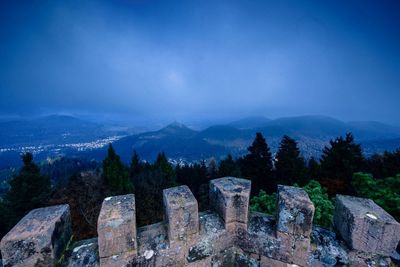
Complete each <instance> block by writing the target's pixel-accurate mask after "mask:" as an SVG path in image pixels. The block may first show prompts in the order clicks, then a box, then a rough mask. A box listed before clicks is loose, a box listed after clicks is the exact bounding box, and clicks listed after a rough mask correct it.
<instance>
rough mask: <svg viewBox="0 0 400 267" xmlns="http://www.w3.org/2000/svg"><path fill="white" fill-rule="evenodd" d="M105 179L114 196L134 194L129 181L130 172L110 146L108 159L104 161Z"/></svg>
mask: <svg viewBox="0 0 400 267" xmlns="http://www.w3.org/2000/svg"><path fill="white" fill-rule="evenodd" d="M103 179H104V181H105V183H106V184H107V185H108V187H109V189H110V191H111V193H112V194H114V195H123V194H128V193H132V192H133V185H132V182H131V181H130V179H129V170H128V168H127V167H126V166H125V165H124V164H123V163H122V161H121V159H120V157H119V156H118V155H117V153H115V150H114V148H113V146H112V145H111V144H110V145H109V147H108V151H107V157H106V158H105V159H104V160H103Z"/></svg>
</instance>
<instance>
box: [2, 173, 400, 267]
mask: <svg viewBox="0 0 400 267" xmlns="http://www.w3.org/2000/svg"><path fill="white" fill-rule="evenodd" d="M250 187H251V184H250V181H249V180H245V179H239V178H233V177H225V178H220V179H216V180H212V181H211V182H210V188H209V197H210V205H211V207H212V210H210V211H207V212H202V213H199V212H198V204H197V201H196V199H195V198H194V196H193V194H192V192H191V191H190V190H189V188H188V187H187V186H178V187H174V188H169V189H165V190H164V192H163V201H164V214H165V218H164V221H163V222H160V223H156V224H153V225H148V226H144V227H140V228H137V227H136V217H135V196H134V195H132V194H130V195H123V196H113V197H107V198H106V199H104V201H103V204H102V208H101V212H100V215H99V218H98V224H97V229H98V230H97V231H98V238H94V239H90V240H83V241H79V242H76V243H75V244H71V241H70V240H71V221H70V211H69V206H68V205H60V206H53V207H47V208H41V209H36V210H32V211H31V212H30V213H29V214H27V215H26V216H25V217H24V218H23V219H22V220H21V221H20V222H19V223H18V224H17V225H16V226H15V227H14V228H13V229H12V230H11V231H10V232H9V233H8V234H7V235H6V236H5V237H4V238H3V239H2V240H1V243H0V249H1V253H2V256H3V264H4V266H116V267H120V266H156V267H158V266H196V267H200V266H213V267H216V266H277V267H281V266H282V267H283V266H395V264H396V260H399V255H398V253H397V252H396V246H397V245H398V243H399V240H400V224H399V223H398V222H396V221H395V220H394V219H393V217H392V216H390V215H389V214H388V213H387V212H385V211H384V210H383V209H382V208H380V207H379V206H378V205H376V204H375V203H374V202H373V201H372V200H369V199H363V198H356V197H351V196H343V195H338V196H337V197H336V210H335V214H334V226H335V229H336V230H337V233H338V235H336V234H335V233H334V232H331V231H329V230H326V229H323V228H320V227H318V226H313V225H312V221H313V216H314V211H315V207H314V205H313V203H312V202H311V201H310V199H309V197H308V195H307V193H306V192H305V191H304V190H303V189H301V188H296V187H291V186H278V197H277V215H276V216H269V215H266V214H262V213H257V212H249V200H250Z"/></svg>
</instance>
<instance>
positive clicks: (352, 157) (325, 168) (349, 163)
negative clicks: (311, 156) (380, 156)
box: [321, 133, 364, 194]
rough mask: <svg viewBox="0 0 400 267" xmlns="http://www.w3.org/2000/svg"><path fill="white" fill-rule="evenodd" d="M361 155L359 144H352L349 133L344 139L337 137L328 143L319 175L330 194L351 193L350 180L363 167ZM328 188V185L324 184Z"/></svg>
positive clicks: (352, 139) (352, 140)
mask: <svg viewBox="0 0 400 267" xmlns="http://www.w3.org/2000/svg"><path fill="white" fill-rule="evenodd" d="M363 160H364V159H363V155H362V150H361V146H360V144H356V143H355V142H354V138H353V135H352V134H351V133H348V134H346V137H345V138H343V137H342V136H341V137H338V138H336V139H335V140H331V141H330V147H329V148H328V147H325V148H324V150H323V154H322V157H321V174H322V175H323V178H325V179H327V180H328V181H329V183H330V185H331V186H335V187H336V188H335V189H334V190H331V192H336V193H346V194H349V193H351V178H352V176H353V173H355V172H358V171H360V170H361V169H362V166H363ZM326 186H327V187H329V184H326Z"/></svg>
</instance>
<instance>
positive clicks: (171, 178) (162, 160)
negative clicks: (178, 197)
mask: <svg viewBox="0 0 400 267" xmlns="http://www.w3.org/2000/svg"><path fill="white" fill-rule="evenodd" d="M154 168H155V169H157V170H159V171H160V172H161V174H162V176H163V177H164V182H163V183H164V184H165V188H168V187H173V186H176V185H177V183H176V174H175V170H174V168H173V167H172V165H171V163H169V162H168V159H167V156H166V155H165V153H164V152H161V153H159V154H158V156H157V159H156V162H155V163H154Z"/></svg>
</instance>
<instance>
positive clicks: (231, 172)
mask: <svg viewBox="0 0 400 267" xmlns="http://www.w3.org/2000/svg"><path fill="white" fill-rule="evenodd" d="M241 175H242V174H241V172H240V166H239V164H238V163H237V162H236V161H235V160H234V159H233V158H232V155H231V154H229V155H228V156H227V157H226V158H225V159H223V160H221V161H220V162H219V167H218V176H219V177H226V176H233V177H240V176H241Z"/></svg>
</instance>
